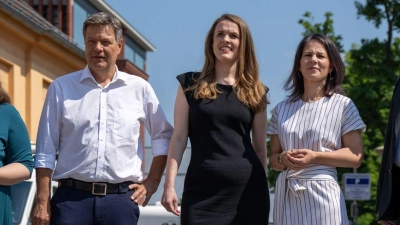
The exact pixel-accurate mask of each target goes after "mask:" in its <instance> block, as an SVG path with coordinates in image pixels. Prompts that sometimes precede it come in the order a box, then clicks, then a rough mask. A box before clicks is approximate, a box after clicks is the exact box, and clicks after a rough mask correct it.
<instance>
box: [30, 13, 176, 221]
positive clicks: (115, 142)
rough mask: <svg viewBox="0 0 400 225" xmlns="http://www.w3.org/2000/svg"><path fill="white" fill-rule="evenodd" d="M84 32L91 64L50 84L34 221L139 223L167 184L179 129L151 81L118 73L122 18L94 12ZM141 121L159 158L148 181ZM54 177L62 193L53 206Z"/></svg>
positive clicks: (41, 126) (41, 136)
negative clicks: (162, 183)
mask: <svg viewBox="0 0 400 225" xmlns="http://www.w3.org/2000/svg"><path fill="white" fill-rule="evenodd" d="M83 34H84V39H85V54H86V60H87V66H86V67H85V68H84V69H83V70H81V71H77V72H73V73H71V74H68V75H65V76H62V77H60V78H58V79H56V80H55V81H54V82H53V83H52V84H51V85H50V87H49V90H48V92H47V96H46V101H45V104H44V107H43V112H42V116H41V118H40V124H39V130H38V137H37V143H36V157H35V168H36V176H37V198H36V208H35V210H34V218H33V224H34V225H42V224H46V225H47V224H49V223H51V224H73V225H79V224H82V225H90V224H136V223H137V220H138V218H139V208H138V205H137V202H138V201H142V200H144V203H143V206H145V205H146V204H147V203H148V201H149V199H150V197H151V196H152V194H153V193H154V192H155V191H156V190H157V188H158V185H159V183H160V180H161V177H162V173H163V171H164V168H165V164H166V155H167V152H168V146H169V142H170V137H171V135H172V131H173V129H172V126H171V125H170V124H169V123H168V121H167V120H166V118H165V116H164V113H163V111H162V109H161V107H160V105H159V102H158V100H157V97H156V95H155V93H154V91H153V89H152V88H151V86H150V84H149V83H147V82H146V81H145V80H143V79H142V78H139V77H137V76H133V75H129V74H127V73H124V72H121V71H118V68H117V66H116V64H115V62H116V60H117V56H118V54H119V53H120V51H121V48H122V43H123V42H122V27H121V23H120V21H118V19H117V18H115V17H114V16H113V15H112V14H110V13H104V12H101V13H96V14H93V15H91V16H90V17H89V18H88V19H87V20H86V21H85V23H84V25H83ZM140 123H144V124H145V126H146V128H147V130H148V131H149V134H150V136H151V145H152V152H153V156H154V158H153V162H152V165H151V169H150V172H149V175H148V177H147V178H146V179H143V172H142V170H141V165H142V159H143V151H142V149H143V148H142V147H143V146H142V143H141V141H140V138H139V135H140V132H139V131H140ZM57 155H58V158H56V157H57ZM56 159H57V164H56ZM53 170H54V171H53ZM51 179H53V180H56V181H58V182H59V188H58V189H57V191H56V193H55V194H54V196H53V197H52V199H51V201H50V182H51Z"/></svg>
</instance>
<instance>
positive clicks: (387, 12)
mask: <svg viewBox="0 0 400 225" xmlns="http://www.w3.org/2000/svg"><path fill="white" fill-rule="evenodd" d="M355 6H356V8H357V15H358V17H359V18H360V17H365V19H366V20H367V21H370V22H372V23H373V24H374V25H375V27H376V28H380V27H381V26H382V24H386V26H387V33H386V38H385V39H384V40H379V39H378V38H374V39H370V40H368V39H362V40H361V45H360V46H358V45H353V46H352V48H351V50H350V51H349V52H348V53H347V54H346V63H347V70H346V77H347V79H346V80H345V82H344V84H343V87H344V89H345V91H346V93H347V95H348V96H349V97H350V98H351V99H352V100H353V101H354V102H355V104H356V105H357V107H358V110H359V111H360V114H361V116H362V118H363V120H364V122H365V123H366V124H367V130H366V132H365V133H364V134H363V141H364V152H365V156H364V161H363V165H362V166H361V167H360V169H359V172H365V173H370V174H371V177H372V190H371V191H372V193H371V194H372V196H371V200H370V201H367V202H362V204H360V205H359V206H360V207H359V210H360V217H359V220H358V224H371V223H373V222H374V221H376V220H377V217H376V213H375V201H376V188H377V181H378V174H379V166H380V158H379V157H378V156H377V154H376V152H375V150H374V149H375V148H377V147H379V146H382V145H383V142H384V137H385V132H386V125H387V120H388V114H389V108H390V101H391V97H392V93H393V88H394V84H395V82H396V79H397V77H398V75H399V71H400V70H399V69H400V60H399V58H400V51H399V49H400V39H399V38H398V37H396V38H395V37H394V35H395V34H397V32H398V31H399V28H400V26H399V25H400V4H399V2H398V1H397V0H367V1H365V3H364V4H362V3H360V2H359V1H356V2H355Z"/></svg>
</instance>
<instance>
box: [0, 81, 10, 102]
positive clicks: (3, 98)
mask: <svg viewBox="0 0 400 225" xmlns="http://www.w3.org/2000/svg"><path fill="white" fill-rule="evenodd" d="M4 103H8V104H11V99H10V96H9V95H8V94H7V92H6V90H4V89H3V86H2V84H1V81H0V104H4Z"/></svg>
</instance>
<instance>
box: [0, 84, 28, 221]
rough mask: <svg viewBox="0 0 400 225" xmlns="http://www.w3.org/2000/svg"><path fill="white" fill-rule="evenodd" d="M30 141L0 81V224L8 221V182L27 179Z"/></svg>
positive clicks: (12, 183) (9, 197) (10, 213)
mask: <svg viewBox="0 0 400 225" xmlns="http://www.w3.org/2000/svg"><path fill="white" fill-rule="evenodd" d="M32 170H33V158H32V149H31V142H30V139H29V135H28V130H27V129H26V126H25V123H24V121H23V120H22V118H21V116H20V114H19V113H18V111H17V110H16V109H15V108H14V106H12V105H11V101H10V97H9V95H8V94H7V92H6V91H5V90H4V89H3V87H2V84H1V81H0V224H2V225H11V224H12V222H13V221H12V207H11V185H14V184H17V183H19V182H21V181H23V180H26V179H29V178H30V176H31V173H32Z"/></svg>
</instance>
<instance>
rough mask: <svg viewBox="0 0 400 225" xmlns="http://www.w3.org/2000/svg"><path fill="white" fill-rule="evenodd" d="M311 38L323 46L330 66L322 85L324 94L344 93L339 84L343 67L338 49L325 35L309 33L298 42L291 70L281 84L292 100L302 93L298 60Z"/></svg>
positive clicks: (343, 71)
mask: <svg viewBox="0 0 400 225" xmlns="http://www.w3.org/2000/svg"><path fill="white" fill-rule="evenodd" d="M312 40H316V41H319V42H320V43H321V44H322V45H323V46H324V47H325V50H326V52H327V53H328V57H329V62H330V64H331V67H332V72H331V73H330V74H329V75H328V79H327V80H326V83H325V86H324V90H323V92H324V95H325V96H327V97H329V96H332V95H333V94H334V93H337V94H343V95H344V91H343V89H342V86H341V84H342V81H343V77H344V73H345V68H344V63H343V61H342V58H341V57H340V53H339V50H338V49H337V47H336V45H335V44H334V43H333V42H332V40H331V39H329V37H327V36H326V35H324V34H311V35H309V36H307V37H305V38H303V40H301V42H300V43H299V46H298V47H297V51H296V55H295V57H294V63H293V68H292V72H291V73H290V76H289V77H288V79H287V80H286V81H285V83H284V86H283V88H284V89H285V90H286V91H289V92H290V94H289V98H290V99H291V100H292V101H297V100H299V99H300V98H301V95H302V94H303V93H304V81H303V74H302V73H301V71H300V60H301V57H302V55H303V51H304V47H305V46H306V44H307V43H308V42H310V41H312Z"/></svg>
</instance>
